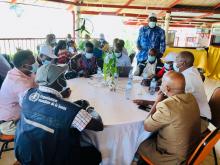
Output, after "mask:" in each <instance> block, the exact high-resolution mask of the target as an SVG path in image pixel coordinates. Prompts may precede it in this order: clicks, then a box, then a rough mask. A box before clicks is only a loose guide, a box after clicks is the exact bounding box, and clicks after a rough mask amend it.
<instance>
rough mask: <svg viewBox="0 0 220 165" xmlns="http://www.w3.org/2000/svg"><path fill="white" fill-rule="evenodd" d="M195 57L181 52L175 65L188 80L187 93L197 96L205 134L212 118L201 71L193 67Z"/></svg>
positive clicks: (189, 53) (186, 52)
mask: <svg viewBox="0 0 220 165" xmlns="http://www.w3.org/2000/svg"><path fill="white" fill-rule="evenodd" d="M193 63H194V55H193V54H192V53H191V52H188V51H182V52H180V53H179V54H178V55H177V57H176V59H175V62H174V64H173V68H174V70H175V71H177V72H181V73H182V74H183V75H184V77H185V80H186V92H187V93H192V94H193V96H195V98H196V100H197V102H198V104H199V109H200V116H201V131H202V132H204V131H205V130H206V129H207V127H208V124H209V120H210V119H211V118H212V115H211V110H210V107H209V104H208V100H207V96H206V93H205V88H204V84H203V81H202V78H201V76H200V73H199V71H198V70H197V69H196V68H195V67H194V66H193Z"/></svg>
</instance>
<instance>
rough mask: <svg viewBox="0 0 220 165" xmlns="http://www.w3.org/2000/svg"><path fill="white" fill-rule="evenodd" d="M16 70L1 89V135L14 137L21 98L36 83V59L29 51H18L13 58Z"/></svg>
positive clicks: (7, 77) (10, 74)
mask: <svg viewBox="0 0 220 165" xmlns="http://www.w3.org/2000/svg"><path fill="white" fill-rule="evenodd" d="M13 64H14V68H13V69H11V70H10V71H8V73H7V75H6V78H5V80H4V82H3V84H2V87H1V89H0V134H1V133H3V134H6V135H13V134H14V133H15V128H16V125H15V123H16V121H17V120H18V119H19V118H20V110H21V106H20V105H19V98H20V96H22V95H23V93H24V92H25V91H26V90H27V89H30V88H33V87H35V86H36V83H35V82H34V78H35V76H34V74H33V72H34V65H35V58H34V56H33V53H32V52H31V51H29V50H21V51H18V52H17V53H16V54H15V55H14V58H13Z"/></svg>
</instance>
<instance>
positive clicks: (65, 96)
mask: <svg viewBox="0 0 220 165" xmlns="http://www.w3.org/2000/svg"><path fill="white" fill-rule="evenodd" d="M61 95H62V96H63V98H68V97H70V95H71V89H70V88H66V89H65V90H64V91H62V92H61Z"/></svg>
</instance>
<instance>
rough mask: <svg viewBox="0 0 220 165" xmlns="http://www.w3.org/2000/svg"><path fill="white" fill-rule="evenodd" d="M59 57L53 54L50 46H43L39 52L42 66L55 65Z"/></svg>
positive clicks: (39, 61)
mask: <svg viewBox="0 0 220 165" xmlns="http://www.w3.org/2000/svg"><path fill="white" fill-rule="evenodd" d="M57 58H58V57H57V56H56V55H55V54H54V53H53V49H52V47H51V46H48V45H41V46H40V50H39V57H38V63H39V64H40V65H46V64H51V63H52V64H54V63H55V61H56V60H57Z"/></svg>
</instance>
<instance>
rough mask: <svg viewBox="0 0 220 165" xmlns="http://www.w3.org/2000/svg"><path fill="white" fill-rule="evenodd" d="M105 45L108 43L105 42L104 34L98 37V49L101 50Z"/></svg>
mask: <svg viewBox="0 0 220 165" xmlns="http://www.w3.org/2000/svg"><path fill="white" fill-rule="evenodd" d="M106 44H108V42H107V41H106V40H105V36H104V34H103V33H101V34H100V36H99V45H100V48H101V49H102V48H103V47H104V46H105V45H106Z"/></svg>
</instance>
